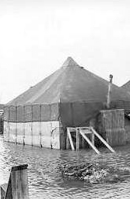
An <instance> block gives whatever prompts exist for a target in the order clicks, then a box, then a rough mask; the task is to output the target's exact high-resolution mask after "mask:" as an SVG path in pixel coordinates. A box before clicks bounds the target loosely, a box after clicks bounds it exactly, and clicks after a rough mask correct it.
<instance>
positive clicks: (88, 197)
mask: <svg viewBox="0 0 130 199" xmlns="http://www.w3.org/2000/svg"><path fill="white" fill-rule="evenodd" d="M114 149H115V150H116V153H115V154H112V153H109V151H108V150H107V149H105V148H102V149H100V151H101V155H97V154H95V152H94V151H92V150H80V151H77V152H76V151H62V150H51V149H45V148H38V147H31V146H22V145H15V144H13V143H8V142H4V141H3V137H2V136H1V137H0V184H3V183H6V182H7V181H8V178H9V173H10V168H11V167H12V166H16V165H19V164H28V165H29V166H28V181H29V196H30V199H36V198H37V199H44V198H45V199H48V198H49V199H54V198H56V199H69V198H71V199H109V198H114V199H119V198H120V199H122V198H123V199H126V198H130V176H129V175H126V177H125V178H124V180H123V181H122V182H120V181H119V182H117V183H104V184H91V185H90V184H87V183H86V182H84V181H76V180H67V179H64V178H63V177H62V175H61V171H60V169H59V167H60V165H65V164H69V165H71V164H72V165H74V164H81V163H86V162H91V163H98V164H101V165H106V166H109V167H117V168H126V169H128V170H130V145H127V146H123V147H116V148H114Z"/></svg>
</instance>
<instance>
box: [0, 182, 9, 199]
mask: <svg viewBox="0 0 130 199" xmlns="http://www.w3.org/2000/svg"><path fill="white" fill-rule="evenodd" d="M6 190H7V184H3V185H1V187H0V192H1V199H4V198H5V194H6Z"/></svg>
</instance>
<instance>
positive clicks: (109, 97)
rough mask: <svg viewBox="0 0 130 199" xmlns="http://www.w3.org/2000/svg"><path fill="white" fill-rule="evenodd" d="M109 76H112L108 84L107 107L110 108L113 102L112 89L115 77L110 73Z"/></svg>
mask: <svg viewBox="0 0 130 199" xmlns="http://www.w3.org/2000/svg"><path fill="white" fill-rule="evenodd" d="M109 78H110V82H109V84H108V94H107V108H108V109H109V108H110V103H111V89H112V79H113V76H112V75H110V76H109Z"/></svg>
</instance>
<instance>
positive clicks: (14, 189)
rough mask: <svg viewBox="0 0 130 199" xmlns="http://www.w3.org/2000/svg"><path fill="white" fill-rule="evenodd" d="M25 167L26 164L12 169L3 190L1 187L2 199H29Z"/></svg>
mask: <svg viewBox="0 0 130 199" xmlns="http://www.w3.org/2000/svg"><path fill="white" fill-rule="evenodd" d="M27 167H28V165H26V164H25V165H20V166H15V167H12V169H11V173H10V177H9V181H8V185H7V186H5V189H4V188H3V187H1V189H2V194H3V195H2V197H3V198H4V199H29V191H28V176H27ZM6 187H7V188H6Z"/></svg>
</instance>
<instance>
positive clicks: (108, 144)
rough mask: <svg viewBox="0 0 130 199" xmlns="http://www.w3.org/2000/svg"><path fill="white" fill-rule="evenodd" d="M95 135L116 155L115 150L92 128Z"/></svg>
mask: <svg viewBox="0 0 130 199" xmlns="http://www.w3.org/2000/svg"><path fill="white" fill-rule="evenodd" d="M91 130H92V131H93V133H94V134H95V135H96V136H97V137H98V138H99V139H100V140H101V141H102V142H103V144H104V145H106V147H107V148H108V149H109V150H110V151H111V152H112V153H115V151H114V149H113V148H112V147H111V146H110V145H109V144H108V143H107V142H106V141H105V140H104V139H103V138H102V137H101V136H100V135H99V134H98V133H97V132H96V131H95V130H94V129H93V128H92V127H91Z"/></svg>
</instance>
